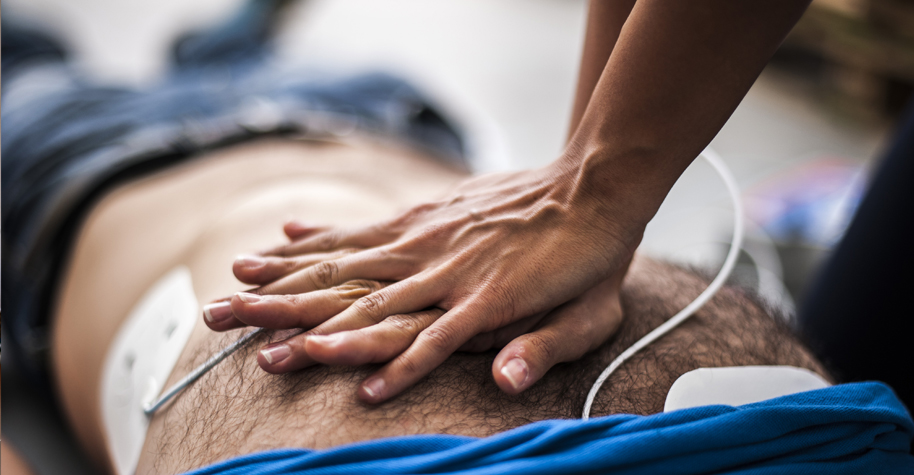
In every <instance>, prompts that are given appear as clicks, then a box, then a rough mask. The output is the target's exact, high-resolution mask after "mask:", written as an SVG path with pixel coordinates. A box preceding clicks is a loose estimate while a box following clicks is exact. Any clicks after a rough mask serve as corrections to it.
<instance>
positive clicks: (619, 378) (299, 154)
mask: <svg viewBox="0 0 914 475" xmlns="http://www.w3.org/2000/svg"><path fill="white" fill-rule="evenodd" d="M462 176H463V175H462V174H461V173H459V172H457V171H454V170H452V169H449V168H448V167H446V166H443V165H441V164H439V163H436V162H433V161H431V160H429V159H427V158H426V157H422V156H421V155H419V154H416V153H414V152H410V151H408V150H405V149H400V148H396V147H392V146H389V145H382V144H378V143H372V142H365V143H361V144H355V145H352V144H350V145H341V144H322V143H315V142H290V141H279V140H274V141H263V142H255V143H250V144H245V145H240V146H236V147H233V148H229V149H225V150H222V151H218V152H214V153H213V154H211V155H210V156H207V157H202V158H200V159H197V160H195V161H191V162H188V163H186V164H184V165H181V166H179V167H176V168H173V169H170V170H167V171H165V172H162V173H159V174H156V175H153V176H150V177H147V178H144V179H141V180H139V181H137V182H134V183H130V184H127V185H125V186H121V187H119V188H117V189H116V190H115V191H114V192H112V193H110V194H108V195H107V196H106V197H105V198H103V200H102V201H101V202H100V203H99V204H98V205H97V206H95V208H94V209H93V210H92V212H91V214H90V216H89V218H88V220H87V221H86V224H85V226H84V227H83V229H82V231H81V233H80V235H79V238H78V240H77V242H76V244H75V247H74V251H73V254H72V258H71V261H70V265H69V268H68V270H67V272H66V274H65V275H64V280H63V281H62V282H63V284H62V287H61V290H60V293H59V295H58V304H57V306H56V309H57V310H56V314H55V316H54V321H55V326H54V341H53V351H54V358H53V360H54V361H53V362H54V367H55V369H56V379H57V384H58V388H59V393H60V395H61V400H62V402H63V405H64V407H65V410H66V413H67V414H68V416H69V418H70V420H71V421H72V423H73V425H74V427H75V429H76V431H77V434H78V436H79V438H80V440H81V441H82V442H83V443H84V444H85V445H86V447H87V448H88V449H89V451H90V453H92V454H93V456H94V457H95V458H96V459H97V460H99V461H101V462H102V463H106V462H107V461H108V458H109V455H108V454H107V449H106V440H105V437H106V435H105V433H104V430H103V428H102V427H103V424H102V422H101V412H100V409H99V408H100V403H99V401H100V393H99V387H100V378H101V368H102V365H103V362H104V358H105V355H106V353H107V349H108V347H109V345H110V343H111V341H112V339H113V338H114V335H115V333H116V332H117V329H118V327H119V326H120V324H121V322H122V321H123V319H124V318H125V316H126V315H127V314H128V313H129V312H130V309H131V308H132V307H133V305H135V303H136V301H137V299H138V298H139V297H140V296H141V295H142V294H143V293H144V292H145V291H146V290H147V289H148V287H149V286H150V285H151V284H152V283H153V282H155V281H156V280H157V279H158V278H159V277H161V276H162V275H163V274H165V273H166V272H168V271H169V270H170V269H172V268H174V267H175V266H178V265H184V266H187V267H188V268H189V269H190V272H191V275H192V277H193V286H194V292H195V294H196V296H197V300H198V301H199V302H201V303H202V302H208V301H211V300H214V299H217V298H221V297H224V296H227V295H230V294H231V293H232V292H234V291H237V290H241V289H243V288H244V286H243V285H241V284H239V283H238V282H237V281H235V279H234V278H233V276H232V273H231V262H232V260H233V258H234V256H235V255H236V254H238V253H240V252H250V251H252V250H257V249H261V248H266V247H269V246H272V245H275V244H276V243H277V242H279V241H281V240H282V239H283V236H282V234H281V225H282V223H283V222H284V221H285V220H286V219H288V218H291V217H295V218H297V219H301V220H305V221H309V222H316V223H322V224H329V225H343V226H344V225H351V224H356V223H360V222H371V221H374V220H377V219H379V218H382V217H385V216H388V215H391V214H393V213H394V212H396V211H398V210H400V209H403V208H405V207H407V206H409V205H411V204H415V203H417V202H420V201H422V200H428V199H434V198H435V197H436V196H438V195H441V194H443V193H444V192H445V191H446V190H447V189H448V188H449V187H450V186H452V185H453V184H454V183H456V182H457V181H458V180H459V179H460V178H461V177H462ZM703 285H704V282H703V281H702V280H701V279H699V278H697V277H695V276H693V275H691V274H689V273H687V272H684V271H681V270H678V269H675V268H672V267H668V266H661V265H659V264H656V263H654V262H651V261H646V260H642V259H636V261H635V263H634V264H633V267H632V270H631V272H630V277H629V279H628V281H627V283H626V285H625V289H624V290H625V298H624V302H623V303H624V305H625V311H626V315H627V320H626V323H625V324H624V325H623V328H622V329H621V330H620V334H619V336H618V337H617V338H615V339H614V340H612V341H611V342H610V343H609V344H607V345H604V346H603V347H602V348H601V349H600V350H598V351H597V352H594V353H593V354H591V355H589V356H588V357H586V358H585V359H584V360H582V361H580V362H578V363H574V364H570V365H564V366H562V367H560V368H557V369H556V370H553V371H552V372H550V374H549V375H547V377H546V378H544V380H543V381H541V382H540V383H538V384H537V385H535V386H534V387H533V388H531V389H530V390H528V391H527V392H525V393H524V394H522V395H520V396H516V397H511V396H507V395H505V394H503V393H501V392H500V391H499V390H498V389H497V388H496V387H495V385H494V383H492V381H491V358H492V355H489V354H483V355H470V354H457V355H455V356H453V357H452V358H451V359H450V360H449V361H448V362H447V363H446V364H445V365H443V366H442V367H441V368H439V369H438V370H436V371H435V372H434V373H433V374H432V375H431V376H430V377H429V378H427V379H426V380H424V381H422V382H421V383H420V384H418V385H417V386H416V387H414V388H413V389H411V390H410V391H408V392H407V393H405V394H404V395H402V396H401V397H399V398H396V399H395V400H394V401H391V402H389V403H387V404H383V405H381V406H376V407H374V406H367V405H365V404H363V403H361V402H359V401H358V399H357V397H356V395H355V390H356V384H357V382H358V381H360V380H361V379H362V378H363V377H364V376H366V375H367V374H368V371H369V369H368V368H326V367H317V368H311V369H308V370H305V371H301V372H298V373H292V374H287V375H281V376H276V375H270V374H267V373H265V372H263V371H262V370H260V369H259V367H258V366H257V364H256V361H255V358H254V357H253V354H252V351H253V349H254V348H255V347H256V346H258V343H260V344H262V341H259V342H255V344H254V345H252V346H251V347H249V348H248V349H247V350H246V351H241V352H239V354H238V355H236V356H235V357H233V358H230V359H229V360H226V361H225V362H223V363H222V364H220V365H219V366H217V367H216V368H215V369H214V370H213V371H212V372H211V373H209V374H207V375H206V376H204V377H203V378H201V380H199V381H198V382H197V383H195V384H194V385H193V386H192V387H191V388H189V390H187V391H185V392H184V393H182V394H181V395H180V396H179V397H178V398H177V400H176V401H175V402H174V403H173V404H172V405H170V406H168V407H167V408H165V409H163V410H162V411H161V412H159V413H158V414H157V415H156V416H155V417H154V418H153V419H152V422H151V425H150V428H149V431H148V433H147V439H146V445H145V447H144V450H143V455H142V456H141V458H140V463H139V467H138V470H137V473H139V474H143V473H175V472H181V471H185V470H188V469H191V468H195V467H199V466H202V465H205V464H207V463H211V462H214V461H217V460H221V459H225V458H228V457H232V456H237V455H240V454H245V453H250V452H254V451H257V450H265V449H270V448H276V447H313V448H322V447H330V446H334V445H338V444H342V443H347V442H353V441H358V440H365V439H373V438H378V437H384V436H394V435H405V434H415V433H442V432H443V433H451V434H464V435H475V436H485V435H489V434H492V433H495V432H499V431H502V430H506V429H508V428H511V427H516V426H518V425H521V424H524V423H527V422H530V421H534V420H540V419H545V418H563V417H564V418H567V417H578V416H579V413H580V410H581V407H582V404H583V399H584V396H585V395H586V391H587V389H588V388H589V386H590V384H592V382H593V380H594V379H595V378H596V375H597V374H598V373H599V372H600V370H601V369H602V367H603V366H605V364H607V363H608V361H609V360H610V359H611V358H612V357H614V356H615V355H616V354H618V353H619V352H621V351H622V350H623V349H624V348H625V347H626V346H628V344H630V343H631V342H632V341H634V339H636V338H637V337H639V336H640V335H643V334H644V333H646V332H647V331H649V330H650V329H651V328H653V327H655V326H656V325H657V324H659V322H660V321H662V320H663V319H665V318H668V317H669V316H670V315H672V313H674V312H675V310H677V309H678V308H681V307H682V306H685V305H686V304H687V303H688V302H689V301H690V300H691V299H692V298H694V297H695V295H697V294H698V293H699V292H700V291H701V289H702V286H703ZM241 334H242V331H234V332H229V333H226V334H216V333H213V332H211V331H210V330H208V329H207V328H206V327H205V325H203V324H202V321H200V320H198V322H197V325H196V327H195V329H194V331H193V334H192V335H191V338H190V340H189V343H188V344H187V346H186V347H185V349H184V352H183V353H182V355H181V357H180V359H179V361H178V363H177V365H176V367H175V370H174V371H173V372H172V375H171V377H170V379H169V381H168V382H167V383H166V386H167V385H170V384H172V383H173V382H175V381H176V380H178V379H180V377H182V376H183V375H184V374H186V373H187V372H188V371H189V370H190V369H191V368H192V367H194V366H195V365H196V364H198V363H200V362H202V361H203V360H205V359H206V358H207V357H209V355H211V354H212V353H213V352H215V351H217V350H218V349H219V348H221V347H223V346H225V345H226V344H228V343H229V342H231V341H234V340H235V339H237V338H238V337H239V336H240V335H241ZM741 364H793V365H797V366H805V367H808V368H811V369H814V370H818V371H819V372H820V373H821V372H822V370H821V368H820V367H819V366H818V364H817V363H816V362H815V361H814V360H813V359H812V358H811V357H810V356H809V355H808V354H807V353H806V352H805V351H804V350H803V349H802V348H801V347H800V346H799V345H798V344H796V342H795V341H793V340H792V339H791V338H790V337H789V336H787V334H786V333H784V332H783V331H781V330H780V329H778V327H777V325H776V324H775V323H774V322H773V321H771V320H770V319H768V318H767V316H766V315H765V314H764V312H763V311H762V310H761V309H759V308H758V307H757V306H755V305H754V304H752V303H751V302H749V301H748V300H746V299H745V298H743V297H742V296H740V295H739V294H738V293H737V292H735V291H732V290H726V291H724V292H723V294H722V295H721V296H720V297H718V298H716V299H715V300H714V301H713V302H712V303H711V304H709V306H708V307H707V309H706V310H705V311H703V312H700V314H699V315H697V316H696V318H695V320H694V321H693V322H690V323H689V324H687V325H686V326H685V327H684V328H682V329H681V330H679V331H677V332H675V333H674V334H671V335H669V336H668V337H666V338H665V339H663V340H662V341H661V342H658V343H657V344H655V345H654V347H653V348H652V352H651V353H649V354H647V355H645V356H644V357H641V358H636V359H634V360H633V361H631V362H630V363H628V364H627V365H626V366H624V367H623V368H622V370H621V371H619V372H618V373H617V374H616V375H615V376H614V377H613V378H612V379H611V380H610V381H609V382H608V383H607V385H606V386H605V387H604V389H603V391H602V392H601V394H600V397H599V398H598V400H597V401H596V404H595V406H594V414H595V415H601V414H608V413H614V412H636V413H650V412H657V411H659V410H661V408H662V403H663V398H664V397H665V395H666V391H667V390H668V389H669V386H670V385H671V384H672V382H673V381H674V380H675V378H676V377H677V376H678V375H679V374H682V373H684V372H686V371H688V370H690V369H694V368H696V367H699V366H728V365H741Z"/></svg>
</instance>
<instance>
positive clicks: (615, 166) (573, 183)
mask: <svg viewBox="0 0 914 475" xmlns="http://www.w3.org/2000/svg"><path fill="white" fill-rule="evenodd" d="M807 2H808V0H773V1H772V0H751V1H732V0H690V1H688V2H661V1H658V0H641V1H639V2H638V3H637V4H636V5H635V7H634V9H633V10H632V11H631V14H630V15H629V16H628V19H627V20H625V22H624V25H623V26H622V28H621V30H619V34H618V40H617V41H615V42H613V41H612V39H613V37H614V36H615V33H614V31H615V28H614V27H613V26H612V25H609V26H608V27H607V30H606V31H602V32H601V31H600V30H598V29H597V28H598V27H599V26H600V25H601V24H602V23H603V20H602V19H597V18H591V25H592V28H589V30H590V31H589V33H588V39H589V41H588V43H590V45H589V46H588V47H586V48H585V58H590V59H587V60H586V62H587V63H588V64H584V65H582V75H581V81H580V87H579V92H578V100H577V101H576V104H578V106H580V105H581V104H583V103H585V102H586V103H587V106H586V108H585V109H584V111H583V114H582V115H581V119H580V125H579V126H578V127H577V128H576V129H575V132H574V134H573V135H572V138H571V140H570V141H569V144H568V147H567V148H566V150H565V152H564V153H563V154H562V156H561V157H559V159H557V160H556V161H555V162H554V163H552V164H550V165H549V166H547V167H545V168H542V169H538V170H530V171H524V172H517V173H513V174H503V175H495V176H482V177H477V178H474V179H471V180H469V181H468V182H466V183H464V184H463V185H462V186H461V187H459V188H458V189H457V190H456V192H455V193H454V194H453V195H452V196H449V197H447V198H445V199H443V200H441V201H438V202H434V203H427V204H424V205H421V206H418V207H416V208H414V209H412V210H410V211H409V212H407V213H405V214H403V215H401V216H399V217H397V218H395V219H392V220H389V221H386V222H382V223H379V224H376V225H373V226H369V227H366V228H361V229H351V230H340V229H326V228H321V227H301V226H297V227H296V226H292V227H291V228H287V232H288V233H289V235H290V237H292V238H294V239H295V242H293V243H292V244H289V245H287V246H283V247H281V248H277V249H275V250H273V251H270V252H268V253H266V254H267V255H268V256H271V258H270V259H269V260H270V263H269V264H268V265H266V266H264V267H262V268H260V270H258V271H253V272H252V271H247V270H245V269H244V268H243V266H241V265H238V264H236V267H235V274H236V276H237V277H238V278H239V279H241V280H242V281H245V282H249V283H252V284H259V285H263V284H267V285H265V286H264V287H262V288H261V289H259V290H258V291H257V292H258V293H260V294H264V295H268V296H267V297H266V298H263V299H259V300H258V303H256V304H250V303H247V302H245V300H244V299H242V298H240V297H237V296H236V297H235V298H234V299H233V300H232V305H231V308H232V311H233V312H234V315H235V317H236V318H237V320H229V321H226V322H223V323H221V324H218V325H215V324H211V325H210V326H211V327H212V328H213V329H214V330H226V329H229V328H235V327H237V326H241V325H244V324H250V325H257V326H267V327H270V328H286V327H293V326H295V320H294V319H286V318H283V315H291V314H295V313H296V312H304V311H306V310H307V309H304V308H301V309H295V308H290V309H285V310H282V309H279V307H283V306H287V307H288V306H291V307H295V303H294V302H295V301H296V299H289V298H286V297H271V296H269V295H274V294H281V295H290V294H292V295H294V294H302V293H307V292H310V291H313V290H316V289H319V288H326V287H330V286H334V285H339V284H341V283H343V282H345V281H348V280H352V279H357V278H362V279H378V280H388V281H396V283H394V284H392V285H390V286H389V287H386V288H385V289H383V290H380V291H378V292H375V293H373V294H371V295H369V296H366V297H363V298H362V299H359V300H358V301H356V302H355V303H354V304H353V305H352V306H351V307H349V308H348V309H346V310H344V311H342V312H341V313H340V314H338V315H336V316H335V317H332V318H330V319H329V320H327V321H326V322H324V323H322V324H320V325H318V326H316V327H315V328H312V329H310V330H309V331H308V332H306V333H304V334H302V335H299V336H296V337H293V338H291V339H289V340H287V341H284V342H279V343H274V344H272V345H271V346H270V348H268V350H271V351H274V353H273V354H282V355H283V357H282V359H281V360H276V359H273V358H264V357H262V358H260V359H259V362H260V364H261V366H262V367H263V368H264V369H265V370H267V371H270V372H276V373H280V372H286V371H292V370H296V369H300V368H302V367H305V366H308V365H311V364H314V363H315V362H318V361H319V362H322V363H327V364H345V365H355V364H363V363H379V362H387V364H386V365H385V366H384V367H383V368H381V369H380V370H379V371H378V372H377V373H375V374H373V375H372V376H370V377H368V378H367V379H366V380H365V382H364V383H363V384H362V387H361V390H360V396H361V397H362V398H363V399H364V400H366V401H368V402H381V401H384V400H386V399H388V398H390V397H393V396H394V395H396V394H398V393H400V392H401V391H402V390H403V389H405V388H406V387H408V386H410V385H412V384H414V383H415V382H416V381H418V380H419V379H421V378H423V377H424V376H425V375H426V374H428V373H429V372H430V371H431V370H432V369H434V368H435V367H436V366H438V365H439V364H440V363H441V362H442V361H444V360H445V359H446V358H447V357H448V356H449V355H450V354H451V353H452V352H454V351H456V350H458V349H460V348H463V349H465V350H485V349H488V348H491V347H493V346H494V347H500V346H504V348H503V349H502V350H501V352H500V353H499V356H498V357H497V358H496V359H495V362H494V364H493V368H492V371H493V375H494V377H495V380H496V382H497V383H498V384H499V386H500V387H501V388H502V389H504V390H505V391H508V392H519V391H523V390H524V389H526V388H527V387H529V386H530V385H532V384H533V383H534V382H535V381H537V380H538V379H539V378H541V377H542V375H543V374H545V372H546V371H547V370H548V369H549V368H550V367H552V366H553V365H554V364H556V363H559V362H562V361H570V360H574V359H577V358H579V357H580V356H581V355H583V354H584V353H585V352H587V351H589V350H592V349H593V348H596V347H597V346H599V345H600V344H601V343H602V342H604V341H606V339H608V338H609V337H610V336H611V335H612V334H613V333H614V332H615V331H616V329H617V328H618V327H619V323H620V318H621V317H620V312H619V310H618V309H619V303H618V302H619V300H618V299H619V297H618V289H619V285H620V282H621V278H620V275H621V274H622V273H624V269H625V267H626V266H627V264H628V262H629V259H630V257H631V253H632V252H633V250H634V248H635V247H636V246H637V245H638V243H639V242H640V239H641V235H642V233H643V232H644V227H645V225H646V224H647V222H648V221H649V220H650V219H651V218H652V217H653V215H654V213H656V211H657V208H658V207H659V206H660V203H661V202H662V201H663V199H664V197H665V196H666V194H667V193H668V192H669V190H670V188H671V187H672V185H673V183H674V182H675V181H676V179H677V178H678V177H679V175H680V174H681V173H682V171H683V170H684V169H685V168H686V167H687V166H688V164H689V163H690V162H691V161H692V160H693V159H694V157H695V156H697V155H698V153H699V152H700V151H701V150H702V149H703V148H704V147H705V146H706V145H707V144H708V142H710V140H711V139H712V138H713V136H714V135H715V134H716V133H717V131H718V130H720V128H721V127H722V126H723V124H724V122H725V121H726V120H727V118H728V117H729V116H730V114H731V113H732V112H733V110H734V109H735V108H736V106H737V104H739V102H740V100H741V99H742V97H743V96H744V95H745V94H746V92H747V91H748V89H749V87H750V86H751V85H752V83H753V81H754V80H755V78H756V77H757V76H758V74H759V73H760V72H761V70H762V68H763V67H764V65H765V63H766V62H767V61H768V59H769V57H770V56H771V55H772V54H773V53H774V51H775V49H776V48H777V46H778V45H779V44H780V42H781V41H782V39H783V38H784V37H785V36H786V34H787V32H788V31H789V30H790V28H791V27H792V26H793V24H794V23H795V22H796V21H797V20H798V19H799V17H800V15H801V14H802V12H803V10H804V9H805V7H806V5H807ZM602 7H603V6H602V5H595V6H594V7H593V8H592V10H591V11H592V12H602V11H604V10H603V9H602ZM606 7H607V8H606V10H605V11H606V12H607V13H606V14H607V15H609V16H608V20H607V22H608V23H612V24H615V25H618V22H619V19H620V18H621V16H619V15H618V14H615V15H616V16H612V14H611V12H614V11H619V12H624V7H623V5H621V4H619V5H618V8H619V10H615V9H614V8H615V7H616V5H607V6H606ZM591 38H594V41H590V39H591ZM611 43H612V44H611ZM591 46H592V47H591ZM605 55H608V56H609V59H608V62H606V65H605V67H604V68H603V70H602V73H601V74H600V76H599V80H598V81H596V86H595V88H594V90H593V93H592V94H589V93H588V88H589V87H590V86H589V85H590V84H591V83H593V82H594V80H593V78H594V71H596V68H595V67H593V65H595V64H599V61H600V60H599V59H593V58H600V57H602V56H605ZM591 61H594V62H593V63H591ZM588 95H590V96H591V97H590V99H589V101H585V100H584V99H583V98H584V97H587V96H588ZM578 106H576V113H575V114H576V115H575V118H577V114H578V113H579V112H580V110H579V109H580V108H579V107H578ZM575 120H577V119H575ZM572 128H573V129H574V127H572ZM290 231H291V232H290ZM343 248H360V249H362V250H361V251H359V252H355V253H352V254H347V255H345V256H343V257H338V258H333V257H331V258H327V257H322V256H321V254H320V253H325V252H328V251H333V250H335V249H343ZM324 256H326V254H325V255H324ZM323 259H330V260H324V261H323V262H321V263H320V264H316V265H312V264H314V262H316V261H315V260H323ZM277 276H284V277H282V278H280V279H279V280H275V279H276V278H277ZM270 305H272V306H274V307H275V308H277V310H276V312H275V313H273V312H272V311H271V312H264V311H262V310H264V309H266V308H268V307H267V306H270ZM428 307H437V308H440V309H442V310H444V312H443V313H439V314H436V315H434V316H432V317H430V316H429V315H428V314H427V313H426V314H423V315H424V316H422V317H415V318H414V319H413V320H410V321H408V322H406V321H405V320H404V318H407V319H409V318H413V317H410V316H409V315H407V314H411V313H412V312H418V311H420V310H422V309H425V308H428ZM598 307H599V308H612V309H614V310H613V311H611V312H593V311H591V309H593V308H598ZM271 308H272V307H271ZM258 309H259V310H260V311H258ZM404 315H406V316H405V317H404ZM416 315H418V314H416ZM317 335H333V336H332V337H330V338H327V337H324V338H321V337H317ZM481 336H483V337H481ZM509 376H510V377H509Z"/></svg>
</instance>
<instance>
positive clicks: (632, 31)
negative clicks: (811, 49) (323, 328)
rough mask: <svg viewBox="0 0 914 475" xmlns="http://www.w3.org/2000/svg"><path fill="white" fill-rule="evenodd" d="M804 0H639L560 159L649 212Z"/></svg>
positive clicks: (636, 215)
mask: <svg viewBox="0 0 914 475" xmlns="http://www.w3.org/2000/svg"><path fill="white" fill-rule="evenodd" d="M807 3H808V2H807V1H806V0H780V1H768V0H764V1H763V0H756V1H744V2H732V1H729V0H691V1H689V2H662V1H657V0H641V1H639V2H638V3H637V4H636V5H635V8H634V9H633V10H632V12H631V15H630V16H629V17H628V20H627V21H626V23H625V25H624V28H623V29H622V30H621V33H620V35H619V38H618V41H617V42H616V44H615V46H614V48H613V49H612V54H611V55H610V58H609V61H608V63H607V64H606V67H605V69H604V71H603V73H602V75H601V76H600V79H599V81H598V83H597V85H596V87H595V89H594V91H593V94H592V97H591V99H590V103H589V104H588V106H587V109H586V112H585V113H584V115H583V118H582V119H581V123H580V125H579V127H578V128H577V130H576V132H575V134H574V136H573V137H572V139H571V141H570V142H569V145H568V147H567V149H566V151H565V154H564V156H563V157H562V158H561V159H560V161H559V162H558V164H559V166H560V168H561V167H564V168H563V169H564V170H566V171H567V172H569V173H572V174H574V175H575V179H576V180H577V183H578V185H579V186H578V187H577V188H578V189H583V190H587V191H588V194H590V195H593V194H596V195H598V196H599V195H601V194H604V193H608V192H612V196H611V197H612V199H613V200H614V201H615V202H616V203H617V204H616V205H615V206H614V207H616V208H621V209H624V210H625V211H626V213H628V214H629V215H630V216H631V217H632V219H635V220H637V221H643V222H644V223H646V222H647V220H649V219H650V218H651V217H652V216H653V214H654V213H655V212H656V210H657V208H658V207H659V206H660V203H661V202H662V201H663V198H664V197H665V196H666V193H667V192H668V191H669V189H670V188H671V187H672V185H673V183H675V181H676V179H677V178H678V177H679V176H680V174H681V173H682V171H683V170H684V169H685V168H686V167H687V166H688V165H689V163H691V161H692V160H693V159H694V157H695V156H697V155H698V153H700V152H701V150H702V149H703V148H704V147H705V146H707V144H708V143H709V142H710V141H711V139H712V138H713V137H714V135H715V134H717V132H718V131H719V130H720V128H721V127H722V126H723V124H724V123H725V122H726V120H727V119H728V118H729V116H730V114H731V113H732V112H733V110H734V109H735V108H736V106H737V105H738V104H739V102H740V101H741V100H742V98H743V96H744V95H745V94H746V92H747V91H748V90H749V88H750V87H751V85H752V83H753V82H754V81H755V79H756V78H757V76H758V75H759V73H760V72H761V71H762V68H763V67H764V65H765V64H766V63H767V61H768V59H769V58H770V57H771V55H772V54H773V53H774V51H775V50H776V48H777V47H778V45H779V44H780V43H781V41H782V40H783V38H784V37H785V36H786V35H787V33H788V32H789V31H790V29H791V27H792V26H793V25H794V23H795V22H796V21H797V20H798V19H799V17H800V15H801V14H802V13H803V11H804V10H805V8H806V5H807Z"/></svg>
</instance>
